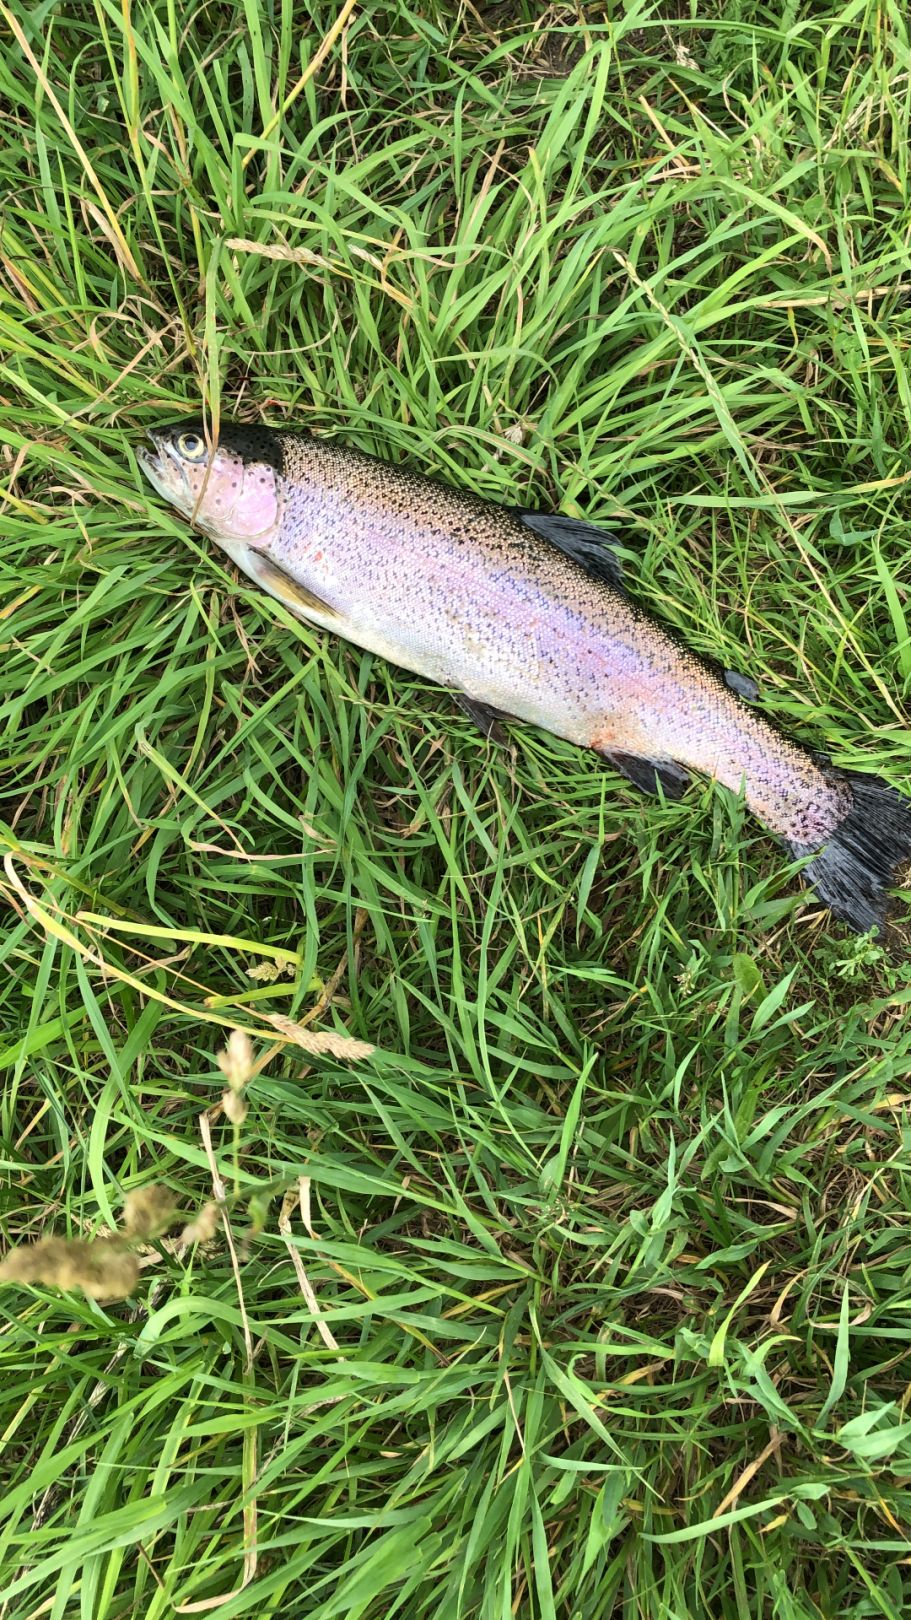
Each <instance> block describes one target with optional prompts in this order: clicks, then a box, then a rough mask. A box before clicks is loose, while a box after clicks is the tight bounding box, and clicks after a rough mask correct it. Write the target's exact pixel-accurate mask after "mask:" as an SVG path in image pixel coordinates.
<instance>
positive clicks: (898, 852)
mask: <svg viewBox="0 0 911 1620" xmlns="http://www.w3.org/2000/svg"><path fill="white" fill-rule="evenodd" d="M826 774H827V775H828V776H829V777H831V778H834V779H835V780H837V781H838V782H839V783H841V784H842V785H846V786H847V787H849V788H850V790H851V796H852V800H853V803H852V805H851V809H850V810H849V811H848V814H847V815H846V816H845V817H844V820H843V821H841V822H839V824H838V826H837V827H836V829H835V831H834V832H833V833H832V834H831V836H830V837H829V838H828V839H827V841H826V843H825V844H823V845H822V846H821V847H819V848H817V849H814V848H812V847H810V848H808V847H807V846H806V845H800V844H794V843H789V844H788V848H789V849H790V851H791V854H792V855H796V856H804V855H812V857H813V859H812V860H811V861H810V863H809V865H808V866H806V867H804V870H803V877H804V880H805V881H806V882H807V883H810V884H812V886H813V888H814V889H815V890H816V892H817V894H818V895H819V897H820V899H821V900H823V901H825V904H826V905H827V906H828V907H829V909H830V911H832V912H833V914H834V915H835V916H836V917H839V918H840V919H841V921H842V922H846V923H847V924H848V926H849V927H850V928H853V929H854V931H855V932H856V933H858V934H866V933H868V932H869V931H870V930H871V929H875V930H877V931H880V930H882V928H883V924H884V923H885V920H886V912H887V910H888V904H889V890H890V889H892V888H894V887H895V884H896V882H897V879H898V874H899V872H900V870H901V868H902V867H903V866H904V865H905V864H906V863H908V862H911V799H907V798H905V797H904V795H903V794H901V793H899V792H897V790H896V789H895V788H893V787H890V786H889V784H888V783H887V782H882V781H880V779H879V778H878V777H876V776H864V775H863V774H862V773H860V772H858V771H840V770H835V769H834V768H831V767H830V768H829V769H828V770H827V772H826Z"/></svg>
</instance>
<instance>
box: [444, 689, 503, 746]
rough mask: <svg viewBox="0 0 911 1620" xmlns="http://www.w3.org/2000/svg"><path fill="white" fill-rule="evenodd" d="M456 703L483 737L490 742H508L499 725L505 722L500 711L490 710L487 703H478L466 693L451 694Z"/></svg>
mask: <svg viewBox="0 0 911 1620" xmlns="http://www.w3.org/2000/svg"><path fill="white" fill-rule="evenodd" d="M453 696H454V697H455V700H456V702H457V703H458V704H459V706H460V707H461V708H463V709H464V710H465V713H466V714H467V715H468V718H469V719H470V720H473V721H474V723H475V725H476V726H478V727H479V729H480V730H481V731H483V733H484V736H485V737H489V738H490V739H491V741H492V742H497V743H505V742H506V741H508V739H507V736H506V732H505V731H504V730H503V727H502V726H501V725H500V721H501V720H507V719H508V718H509V716H508V715H505V714H504V713H503V711H502V709H492V708H491V707H490V704H489V703H479V702H478V700H477V699H476V698H472V697H469V696H468V694H467V693H466V692H455V693H453Z"/></svg>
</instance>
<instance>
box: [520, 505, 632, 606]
mask: <svg viewBox="0 0 911 1620" xmlns="http://www.w3.org/2000/svg"><path fill="white" fill-rule="evenodd" d="M518 516H519V517H520V518H521V520H522V522H523V523H524V524H525V526H526V528H529V529H533V530H534V532H535V534H540V535H541V537H542V538H543V539H544V540H549V541H550V543H551V545H552V546H557V547H558V548H559V550H560V551H563V552H565V553H566V555H567V557H572V559H573V562H577V563H579V564H580V566H581V567H582V568H584V569H586V571H587V572H588V573H589V574H593V575H594V577H595V579H603V580H606V582H607V584H608V585H613V586H614V588H615V590H622V589H623V564H622V562H621V561H620V558H619V557H618V556H617V553H616V551H615V550H614V547H615V546H618V545H619V544H620V542H619V540H618V539H617V537H616V535H614V534H611V533H610V531H609V530H608V529H599V528H598V527H597V525H596V524H594V523H583V522H581V521H580V519H579V518H572V517H564V515H563V513H562V512H528V511H526V510H525V509H524V508H523V507H519V508H518Z"/></svg>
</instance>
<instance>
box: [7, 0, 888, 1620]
mask: <svg viewBox="0 0 911 1620" xmlns="http://www.w3.org/2000/svg"><path fill="white" fill-rule="evenodd" d="M698 10H699V20H698V22H694V21H693V20H692V18H691V16H690V14H689V12H688V11H687V9H686V8H685V7H677V6H663V5H655V4H640V3H633V4H631V5H629V6H627V7H621V6H619V5H612V4H607V5H591V6H587V7H584V8H578V9H577V8H575V7H573V6H570V5H567V6H555V7H553V8H552V9H550V10H549V11H546V10H544V9H542V8H541V7H540V6H538V5H537V4H534V3H533V0H506V3H503V4H499V5H495V6H485V7H479V8H477V9H475V8H474V7H473V6H471V5H467V4H466V5H464V6H460V7H455V6H449V5H446V4H444V3H443V0H425V3H423V4H422V5H420V6H417V5H412V4H409V3H408V0H373V3H372V4H370V5H363V4H362V5H355V6H344V7H342V5H341V3H340V0H335V3H333V4H329V3H317V0H313V3H308V4H306V5H304V6H292V5H291V4H290V3H289V0H245V3H243V4H241V3H237V4H227V3H211V4H207V5H205V6H203V7H201V8H199V9H198V10H197V9H194V8H189V9H187V8H179V7H176V6H175V5H174V4H173V3H172V0H124V3H123V4H122V5H121V4H120V3H117V0H92V3H91V4H86V5H80V6H70V5H67V4H53V3H48V0H43V3H38V4H36V5H34V6H32V7H30V8H20V7H14V8H12V10H7V9H6V8H5V7H4V8H0V11H2V16H3V18H4V19H5V21H4V24H3V27H4V34H3V45H2V52H0V96H2V100H3V104H4V109H5V113H4V123H3V133H2V137H0V165H2V194H3V196H4V198H5V203H4V207H3V210H2V215H0V271H2V281H0V397H2V409H3V417H4V445H3V451H2V458H3V459H2V491H3V493H2V509H0V525H2V548H0V578H2V583H3V588H4V597H3V603H4V605H3V609H2V612H3V617H2V619H0V648H2V658H0V705H2V706H0V723H2V728H3V729H2V737H3V742H2V755H0V795H2V796H0V821H2V828H0V830H2V843H3V851H4V852H5V853H6V855H7V866H6V875H5V878H4V880H3V881H4V888H3V897H4V901H5V902H6V904H5V906H4V911H3V918H4V926H3V933H2V940H0V956H2V964H3V974H2V977H0V1065H2V1073H3V1080H4V1089H3V1097H2V1147H0V1152H2V1156H3V1170H4V1186H3V1192H2V1221H0V1224H2V1229H3V1236H4V1240H5V1242H6V1243H8V1244H10V1245H22V1244H24V1243H27V1242H30V1241H33V1240H35V1239H37V1238H38V1237H40V1236H42V1235H45V1236H49V1235H51V1234H53V1235H55V1236H57V1237H69V1238H73V1239H75V1238H82V1239H93V1238H98V1237H100V1236H102V1235H103V1234H105V1233H108V1234H109V1233H110V1232H111V1231H112V1230H113V1229H114V1228H115V1226H116V1225H117V1223H118V1222H120V1221H121V1220H122V1219H123V1215H122V1210H123V1205H124V1200H125V1199H128V1198H129V1197H130V1195H133V1196H134V1197H135V1194H136V1193H137V1191H142V1190H145V1191H146V1192H147V1191H148V1189H149V1188H152V1187H158V1188H165V1189H167V1191H168V1192H169V1193H170V1195H171V1196H172V1198H173V1200H174V1201H175V1202H176V1204H177V1205H178V1207H179V1209H180V1211H181V1216H180V1222H181V1223H186V1224H190V1225H191V1226H192V1223H193V1222H194V1220H196V1219H197V1218H201V1219H202V1220H203V1223H204V1225H205V1221H206V1220H208V1219H209V1216H208V1215H206V1214H205V1213H203V1215H202V1216H200V1212H201V1211H203V1212H205V1210H206V1206H207V1204H208V1203H209V1202H210V1201H211V1200H212V1199H213V1196H214V1195H216V1194H217V1193H218V1192H219V1190H220V1189H222V1188H223V1190H224V1192H225V1197H226V1205H225V1209H226V1215H227V1225H226V1226H222V1225H220V1224H218V1223H215V1225H214V1228H212V1227H211V1225H210V1233H209V1237H208V1239H206V1237H205V1231H203V1232H202V1234H200V1232H199V1231H198V1230H197V1231H196V1233H195V1238H196V1239H199V1241H194V1234H193V1233H192V1232H191V1233H190V1234H188V1235H186V1234H185V1235H183V1236H182V1235H181V1230H180V1224H178V1226H177V1227H175V1228H174V1229H173V1230H172V1231H171V1234H170V1235H169V1236H164V1235H162V1236H159V1237H157V1238H154V1237H153V1238H150V1240H149V1241H148V1242H146V1243H144V1244H143V1245H142V1250H143V1252H142V1255H141V1259H142V1267H141V1272H140V1280H139V1283H138V1286H137V1288H136V1290H135V1292H134V1293H133V1294H132V1296H131V1297H129V1298H128V1299H126V1300H124V1301H122V1302H120V1303H116V1302H115V1303H108V1304H105V1303H101V1302H98V1301H94V1300H91V1299H87V1298H84V1297H83V1296H82V1294H80V1293H79V1292H78V1291H67V1290H63V1291H61V1290H60V1289H57V1288H53V1287H50V1286H47V1285H44V1284H40V1283H33V1284H29V1285H27V1286H26V1285H16V1286H13V1285H11V1284H6V1285H4V1286H3V1288H2V1289H0V1322H2V1333H0V1357H2V1379H0V1436H2V1446H3V1457H4V1461H3V1472H4V1483H5V1489H4V1493H3V1500H2V1503H0V1569H2V1572H3V1574H2V1586H3V1592H4V1598H3V1602H2V1605H0V1612H2V1614H3V1616H4V1620H13V1617H15V1620H25V1617H26V1616H37V1615H39V1614H40V1615H41V1616H49V1617H50V1620H62V1617H69V1616H82V1617H83V1620H115V1617H118V1620H119V1617H126V1616H136V1615H142V1616H145V1617H148V1620H158V1617H159V1616H169V1615H172V1614H176V1613H206V1612H217V1613H218V1614H220V1615H221V1616H224V1617H225V1620H228V1617H229V1616H237V1615H256V1616H257V1617H259V1616H264V1617H265V1616H269V1617H273V1616H288V1617H291V1616H294V1617H296V1616H299V1615H301V1614H304V1613H306V1614H307V1615H308V1616H309V1620H329V1617H331V1616H336V1615H338V1616H350V1617H353V1620H379V1617H385V1616H393V1615H402V1616H407V1617H408V1620H462V1617H464V1620H469V1617H471V1620H474V1617H477V1620H507V1617H509V1616H512V1615H517V1616H528V1617H535V1620H556V1617H561V1620H562V1617H566V1620H601V1617H606V1616H618V1617H623V1620H634V1617H636V1620H642V1617H646V1620H681V1617H683V1616H694V1617H702V1616H711V1617H713V1620H715V1617H717V1620H746V1617H748V1616H757V1617H759V1616H762V1617H766V1616H768V1617H772V1616H774V1617H781V1620H811V1617H813V1620H815V1617H818V1616H825V1617H829V1616H836V1615H838V1616H842V1615H843V1616H851V1617H858V1620H860V1617H865V1616H886V1617H889V1620H899V1617H901V1616H903V1615H904V1614H906V1613H907V1612H908V1608H909V1604H911V1420H909V1418H908V1416H907V1413H906V1407H907V1403H908V1398H909V1390H911V1351H909V1334H908V1313H909V1308H911V1245H909V1230H911V1152H909V1113H908V1105H909V1101H911V1086H909V1074H911V1028H909V1024H908V1016H907V1012H908V1005H909V998H911V972H909V959H908V957H907V956H906V954H905V951H904V949H903V948H902V947H901V946H895V945H894V944H892V943H890V944H888V945H887V946H885V947H882V946H876V945H872V944H871V943H870V942H869V941H863V940H861V941H855V940H852V939H851V938H849V937H848V936H847V935H846V934H845V932H844V930H842V929H841V928H840V927H839V926H838V925H837V924H834V923H833V922H832V920H831V919H830V918H829V917H827V916H826V915H825V914H824V913H823V912H822V911H821V909H820V908H819V907H818V906H816V905H814V903H813V902H812V899H811V898H810V897H808V896H807V895H806V893H804V892H802V891H801V890H800V888H799V885H798V883H797V881H796V877H795V874H794V871H793V870H789V869H788V868H787V867H786V866H785V865H784V864H783V860H782V855H781V852H780V851H779V850H777V849H776V848H775V847H774V845H773V844H772V843H771V841H770V840H769V839H768V838H767V837H765V836H764V835H763V834H762V833H761V831H760V830H759V829H758V828H757V826H756V825H755V823H753V822H751V821H749V820H748V819H745V818H744V817H743V815H742V812H741V809H740V807H739V806H738V805H737V804H736V803H735V802H733V801H732V800H731V799H730V798H727V797H725V796H724V795H723V794H721V793H712V792H710V791H709V790H699V789H696V790H694V791H693V792H691V793H690V794H689V795H688V796H687V798H686V800H685V802H683V803H680V804H667V805H656V804H651V803H648V802H645V801H642V800H640V799H639V798H638V797H637V796H636V794H635V792H634V791H633V790H632V789H631V788H630V787H629V786H628V785H626V784H624V783H623V782H622V781H621V780H620V779H619V778H617V777H616V776H613V775H610V774H609V773H607V772H606V771H605V770H604V769H603V768H602V766H601V765H600V764H599V762H598V761H597V760H596V759H595V758H594V757H588V756H584V755H582V754H581V753H579V752H577V751H574V750H573V749H572V748H570V747H568V746H565V745H563V744H561V743H559V742H556V741H554V740H553V739H550V738H547V737H544V736H542V735H536V734H534V733H533V732H531V731H530V730H522V729H519V728H517V729H515V730H514V732H513V734H512V739H511V740H512V746H511V748H509V749H507V750H497V749H496V748H494V747H491V746H488V745H487V744H486V743H485V742H484V741H483V740H482V739H481V738H480V737H479V736H478V734H477V733H476V732H474V731H473V730H472V728H471V726H470V724H469V723H468V721H467V720H466V719H465V718H464V717H463V716H462V715H461V713H460V712H457V711H456V710H455V708H454V706H453V704H452V703H451V701H450V699H449V698H448V697H447V696H446V695H445V694H443V693H441V692H439V691H437V690H435V689H433V688H431V687H430V686H428V685H426V684H424V683H422V682H420V681H418V680H416V679H413V678H411V677H409V676H407V675H404V674H403V673H402V672H401V671H398V670H393V669H391V668H389V667H387V666H385V665H384V664H382V663H381V662H379V661H373V660H372V659H371V658H370V657H368V656H366V655H363V654H361V653H360V652H358V651H357V650H356V649H353V648H351V647H350V646H345V645H342V644H340V643H339V642H336V641H333V640H329V639H326V638H324V637H323V636H321V635H319V634H316V633H311V632H310V631H309V630H308V629H306V628H305V627H304V626H303V625H301V624H299V623H296V622H295V621H294V620H293V619H291V618H290V616H289V615H288V614H287V613H286V612H285V611H284V610H283V609H282V608H281V607H279V606H277V605H276V604H275V603H274V602H272V601H268V600H266V599H264V598H263V597H262V596H260V595H258V594H257V592H256V591H255V590H254V589H253V588H252V587H251V586H250V585H249V584H247V583H246V582H244V581H243V580H238V579H236V578H235V577H234V575H233V574H232V572H231V570H230V568H229V567H228V565H227V563H226V561H225V559H224V558H222V557H221V556H219V555H218V554H215V553H213V552H211V551H210V550H209V549H208V548H207V547H206V546H205V545H204V544H203V543H202V542H201V541H200V540H199V539H198V538H196V537H194V536H192V535H191V534H189V533H188V532H187V531H186V529H185V528H184V526H183V525H181V524H180V523H179V522H177V521H176V520H175V519H174V518H173V517H172V516H171V515H170V514H169V513H168V511H166V510H165V509H164V508H163V507H162V506H161V505H160V503H157V502H156V501H155V499H154V498H153V497H152V496H151V494H150V491H149V489H148V487H147V486H146V485H145V484H144V482H143V480H142V478H141V476H140V474H139V472H138V470H137V467H136V464H135V460H134V458H133V452H132V446H133V444H134V443H135V442H136V441H137V438H138V436H139V434H140V433H141V430H142V429H143V427H144V426H146V425H149V424H152V423H155V422H157V421H159V420H161V419H162V418H163V417H164V416H170V415H173V414H175V413H179V412H183V411H184V410H185V409H186V408H187V407H190V408H196V407H198V404H199V401H200V399H201V397H205V398H206V399H207V401H208V405H209V408H210V409H211V411H212V412H213V413H214V414H215V415H216V416H218V414H219V412H222V413H224V414H234V413H236V412H239V413H241V414H245V415H249V416H251V417H257V416H260V415H262V416H263V417H264V418H265V419H267V420H270V421H273V422H282V421H293V422H303V423H305V424H307V425H309V426H310V427H312V428H313V430H314V431H316V432H319V433H323V434H327V435H337V436H338V437H340V438H344V439H345V440H346V441H348V442H351V443H355V444H360V445H362V446H364V447H365V448H368V449H372V450H375V451H378V452H380V453H382V454H385V455H386V456H388V457H390V458H393V459H397V458H400V457H401V458H404V457H407V458H409V459H410V460H411V461H412V462H413V463H414V465H416V466H418V467H421V468H423V469H425V470H427V471H432V472H439V473H442V474H444V475H448V476H450V477H452V478H453V479H455V480H457V481H458V482H459V483H461V484H463V485H464V486H465V487H468V488H472V489H476V490H479V491H482V492H484V493H486V494H488V495H491V496H494V497H497V498H501V499H504V500H508V501H521V502H526V503H540V504H549V505H554V504H556V503H559V504H560V505H561V506H562V508H563V509H564V510H566V511H571V512H578V513H585V514H586V515H588V516H590V517H591V518H593V519H594V520H597V521H603V522H605V523H609V524H610V525H611V526H612V527H613V528H615V529H617V530H619V531H620V532H621V533H622V536H623V539H624V544H625V545H626V547H627V549H628V551H629V553H630V554H631V561H630V563H629V565H628V566H629V568H630V571H631V572H632V573H633V575H634V577H635V580H636V590H637V592H638V593H639V594H640V595H641V597H642V599H643V600H646V601H648V602H650V603H651V604H652V605H653V606H654V607H655V608H656V609H658V610H659V611H660V612H661V613H662V614H663V615H664V616H665V617H666V618H668V619H669V620H671V621H672V622H674V623H675V624H677V625H678V626H680V628H681V629H682V630H683V631H684V632H685V634H686V636H687V639H688V640H689V641H690V643H691V644H692V645H694V646H696V647H697V648H699V649H701V650H703V651H705V652H710V653H712V654H714V655H716V656H719V657H721V658H723V659H724V661H725V662H726V663H727V664H728V665H731V666H733V667H734V668H743V669H745V670H747V671H748V672H749V673H750V674H752V675H753V676H754V677H756V678H757V679H758V680H759V682H760V684H761V688H762V692H763V697H764V701H765V703H766V705H767V707H768V709H769V711H770V712H772V713H774V714H775V715H776V716H777V717H778V718H779V719H780V720H781V721H782V722H783V723H785V724H786V725H787V726H788V727H789V728H790V729H791V730H792V731H793V732H794V733H795V734H797V735H799V736H801V737H803V738H804V739H805V740H807V741H811V742H813V743H814V744H816V745H817V746H822V745H823V744H824V745H825V746H827V747H828V748H829V749H830V750H831V751H832V752H833V754H834V756H835V757H836V758H837V759H838V761H839V762H840V763H842V764H845V765H848V766H852V765H856V766H863V767H864V768H868V769H872V770H878V771H880V772H882V773H883V774H884V775H886V776H887V777H888V778H889V779H890V780H892V781H893V782H895V783H896V784H897V785H899V786H907V784H908V780H909V772H911V739H909V733H908V728H907V722H906V718H905V717H906V712H907V703H908V695H909V683H911V638H909V629H908V591H909V570H908V562H907V557H908V540H909V519H908V515H907V513H908V494H907V492H908V480H909V477H911V473H909V471H908V465H907V462H908V455H907V449H908V440H909V415H911V372H909V366H908V359H907V356H908V352H909V345H911V307H909V297H908V295H909V290H911V280H909V271H908V252H909V235H911V203H909V186H911V177H909V153H911V144H909V125H911V77H909V72H908V61H909V59H911V58H909V50H911V41H909V30H908V22H907V16H906V11H905V8H904V7H903V6H901V5H900V4H898V3H893V0H865V3H861V4H851V5H848V4H838V3H833V4H831V5H827V4H821V5H818V6H813V7H805V8H801V7H799V6H796V5H793V4H792V3H791V0H768V3H767V4H759V3H754V0H726V3H724V4H720V3H717V0H706V4H705V5H700V6H699V8H698ZM343 12H344V16H343V15H342V13H343ZM582 12H584V17H583V16H581V13H582ZM340 19H341V27H340V28H338V27H337V26H336V25H337V24H338V22H339V20H340ZM333 30H335V33H334V35H333V38H332V39H331V40H330V39H329V36H330V33H332V31H333ZM326 42H328V48H327V49H325V50H323V49H322V46H323V44H324V43H326ZM251 974H252V975H255V976H251ZM314 1014H316V1016H313V1015H314ZM276 1015H278V1016H279V1018H282V1017H284V1018H285V1019H290V1020H292V1021H293V1022H294V1023H295V1024H296V1025H298V1026H301V1027H303V1028H304V1038H305V1039H306V1037H307V1036H308V1035H312V1034H314V1033H315V1032H322V1033H324V1034H325V1033H332V1032H334V1033H335V1034H336V1035H340V1036H349V1037H353V1038H355V1039H358V1040H361V1041H367V1042H370V1043H371V1044H372V1045H373V1046H374V1047H375V1052H374V1054H373V1055H372V1056H369V1057H366V1058H362V1059H359V1060H349V1059H348V1058H346V1057H342V1056H333V1055H332V1052H331V1051H325V1050H324V1051H319V1052H312V1051H311V1052H307V1051H303V1050H301V1048H300V1046H299V1045H296V1044H295V1043H294V1041H293V1040H290V1039H288V1038H287V1037H288V1027H287V1025H282V1024H280V1023H279V1024H276V1023H274V1022H273V1021H272V1020H273V1019H274V1018H275V1016H276ZM308 1020H309V1021H308ZM305 1021H307V1022H305ZM235 1026H239V1027H242V1028H245V1029H247V1030H248V1031H249V1032H250V1034H251V1039H252V1041H253V1050H254V1053H255V1057H256V1060H257V1065H258V1067H257V1072H256V1073H255V1075H254V1076H253V1077H252V1078H248V1079H247V1080H246V1081H245V1082H244V1083H243V1088H242V1098H241V1105H240V1106H239V1107H237V1108H235V1109H234V1110H233V1113H234V1116H235V1117H234V1121H233V1123H232V1122H231V1120H230V1119H229V1118H228V1117H226V1116H225V1115H224V1114H223V1113H222V1111H221V1109H220V1107H219V1099H220V1097H221V1095H222V1092H223V1090H224V1078H223V1076H222V1073H221V1072H220V1070H219V1067H218V1063H217V1055H218V1053H219V1051H220V1050H221V1049H222V1048H223V1047H224V1046H225V1043H226V1041H227V1038H228V1035H229V1032H230V1030H231V1029H232V1028H233V1027H235ZM308 1290H309V1293H308ZM314 1307H315V1308H314Z"/></svg>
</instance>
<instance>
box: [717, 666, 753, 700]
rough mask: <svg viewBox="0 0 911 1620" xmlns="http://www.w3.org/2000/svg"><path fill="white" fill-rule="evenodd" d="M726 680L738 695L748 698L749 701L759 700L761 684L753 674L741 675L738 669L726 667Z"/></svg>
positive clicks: (726, 683)
mask: <svg viewBox="0 0 911 1620" xmlns="http://www.w3.org/2000/svg"><path fill="white" fill-rule="evenodd" d="M724 682H725V685H726V686H729V687H730V689H731V691H732V692H736V693H737V696H738V697H742V698H746V701H747V703H757V702H758V701H759V685H758V683H757V682H756V681H754V679H753V677H752V675H741V673H740V671H739V670H738V669H726V670H725V672H724Z"/></svg>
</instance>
